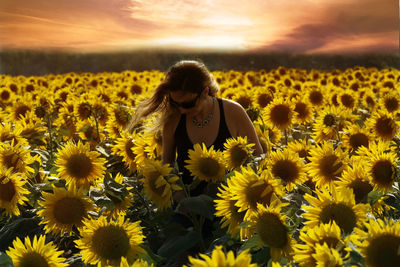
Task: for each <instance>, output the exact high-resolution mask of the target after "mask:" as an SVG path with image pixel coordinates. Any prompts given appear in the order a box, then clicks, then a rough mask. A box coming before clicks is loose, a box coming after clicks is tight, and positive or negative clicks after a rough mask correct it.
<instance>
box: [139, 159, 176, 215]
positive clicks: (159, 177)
mask: <svg viewBox="0 0 400 267" xmlns="http://www.w3.org/2000/svg"><path fill="white" fill-rule="evenodd" d="M142 171H143V176H144V177H143V178H142V179H140V181H141V182H143V184H144V192H145V193H146V195H147V196H148V198H149V199H150V200H151V201H152V202H153V203H155V204H156V205H157V207H158V208H159V209H160V210H164V209H167V208H169V207H171V205H172V202H171V197H172V190H182V188H181V187H180V186H178V185H177V184H175V182H177V181H178V180H179V177H178V176H176V175H170V173H171V171H172V168H171V167H169V166H168V165H167V164H163V163H162V162H161V161H160V160H147V161H146V162H145V164H144V166H143V169H142Z"/></svg>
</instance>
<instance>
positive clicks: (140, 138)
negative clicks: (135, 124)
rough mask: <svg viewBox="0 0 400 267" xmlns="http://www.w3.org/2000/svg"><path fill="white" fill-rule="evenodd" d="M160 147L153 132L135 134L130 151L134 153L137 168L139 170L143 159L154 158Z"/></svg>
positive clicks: (159, 153) (159, 151)
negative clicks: (133, 143)
mask: <svg viewBox="0 0 400 267" xmlns="http://www.w3.org/2000/svg"><path fill="white" fill-rule="evenodd" d="M160 148H161V146H159V145H158V143H157V142H156V139H155V135H154V134H152V133H149V132H145V133H141V134H137V135H136V138H135V145H134V146H133V148H132V151H133V153H134V154H135V163H136V166H137V167H138V169H139V170H140V168H141V167H142V166H143V165H144V164H145V161H147V160H149V159H150V160H154V159H156V158H157V157H158V156H159V155H161V150H160Z"/></svg>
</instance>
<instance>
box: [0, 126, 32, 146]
mask: <svg viewBox="0 0 400 267" xmlns="http://www.w3.org/2000/svg"><path fill="white" fill-rule="evenodd" d="M21 133H22V128H21V127H19V125H18V124H17V125H15V124H14V123H12V122H7V123H4V124H3V123H1V124H0V141H1V143H11V141H14V145H20V146H23V147H24V146H28V141H27V139H25V138H24V137H23V136H21Z"/></svg>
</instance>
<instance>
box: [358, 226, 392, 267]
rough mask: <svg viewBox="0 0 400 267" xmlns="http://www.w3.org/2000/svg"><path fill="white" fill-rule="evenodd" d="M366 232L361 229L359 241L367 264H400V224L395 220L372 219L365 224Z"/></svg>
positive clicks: (378, 266)
mask: <svg viewBox="0 0 400 267" xmlns="http://www.w3.org/2000/svg"><path fill="white" fill-rule="evenodd" d="M365 226H366V232H364V231H362V230H359V231H357V234H358V236H359V240H362V242H359V243H357V246H358V247H359V248H360V250H361V253H362V255H363V256H364V258H365V262H366V265H367V266H371V267H375V266H377V267H391V266H400V255H399V249H400V225H399V223H398V222H397V221H393V220H381V219H378V220H376V221H375V220H372V219H370V220H369V222H368V223H366V224H365Z"/></svg>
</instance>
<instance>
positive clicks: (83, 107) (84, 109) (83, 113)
mask: <svg viewBox="0 0 400 267" xmlns="http://www.w3.org/2000/svg"><path fill="white" fill-rule="evenodd" d="M90 108H91V106H90V104H88V103H82V104H80V105H79V106H78V113H79V117H80V118H81V119H82V120H85V119H87V118H89V116H90Z"/></svg>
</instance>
